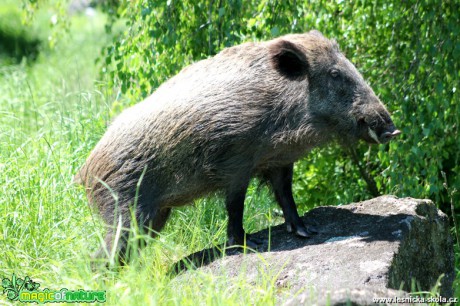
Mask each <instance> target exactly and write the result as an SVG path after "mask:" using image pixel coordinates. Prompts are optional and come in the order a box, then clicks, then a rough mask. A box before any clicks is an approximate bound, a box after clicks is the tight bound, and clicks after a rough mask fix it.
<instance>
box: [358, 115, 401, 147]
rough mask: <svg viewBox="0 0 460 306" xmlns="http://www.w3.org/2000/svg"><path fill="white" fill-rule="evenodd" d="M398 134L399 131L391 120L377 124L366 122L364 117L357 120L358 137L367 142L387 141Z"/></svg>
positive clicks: (378, 142)
mask: <svg viewBox="0 0 460 306" xmlns="http://www.w3.org/2000/svg"><path fill="white" fill-rule="evenodd" d="M400 134H401V131H400V130H398V129H396V127H395V126H394V124H393V122H392V121H391V120H389V121H388V122H380V123H379V124H368V123H367V122H366V120H365V119H359V120H358V137H359V138H361V139H363V140H364V141H366V142H368V143H372V144H380V143H387V142H389V141H390V140H392V139H393V138H395V137H396V136H398V135H400Z"/></svg>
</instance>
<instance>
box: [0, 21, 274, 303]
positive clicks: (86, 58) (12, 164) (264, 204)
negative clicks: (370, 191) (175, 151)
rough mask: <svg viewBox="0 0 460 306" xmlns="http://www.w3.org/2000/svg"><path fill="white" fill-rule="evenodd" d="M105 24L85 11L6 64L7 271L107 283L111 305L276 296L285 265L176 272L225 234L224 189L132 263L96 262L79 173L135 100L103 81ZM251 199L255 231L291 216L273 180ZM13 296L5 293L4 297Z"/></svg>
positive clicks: (57, 284) (2, 148) (2, 111)
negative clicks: (62, 31) (53, 42)
mask: <svg viewBox="0 0 460 306" xmlns="http://www.w3.org/2000/svg"><path fill="white" fill-rule="evenodd" d="M42 20H46V18H42ZM103 28H104V19H103V18H102V17H98V18H96V19H94V20H87V19H86V17H82V16H80V17H76V18H74V20H73V26H72V28H71V29H70V32H69V33H68V34H66V35H65V37H64V38H63V39H62V40H61V41H60V44H59V45H58V46H57V47H56V48H55V49H52V50H47V49H45V50H43V52H42V53H41V54H40V56H39V58H38V60H37V62H36V63H34V64H27V63H26V62H22V63H21V64H19V65H11V66H0V92H1V93H2V95H0V195H1V196H0V276H1V277H11V275H12V274H13V273H16V275H18V276H20V277H25V276H27V275H28V276H30V277H31V278H32V279H33V280H34V281H35V282H39V283H40V284H41V287H40V288H41V289H43V288H47V287H48V288H50V289H56V290H59V289H60V288H64V287H65V288H69V289H74V290H76V289H80V288H83V289H87V290H107V303H106V304H107V305H157V304H167V305H175V304H176V305H195V304H197V303H199V304H209V305H215V304H230V305H245V304H261V305H262V304H263V305H267V304H268V305H271V304H275V302H276V301H275V297H276V295H278V294H280V293H281V294H282V292H280V291H277V290H280V289H276V287H275V286H273V282H274V281H275V279H276V273H277V271H272V273H270V274H263V275H262V277H261V278H260V279H258V280H257V282H255V283H248V282H247V281H246V279H245V277H244V273H241V277H239V279H238V281H237V282H232V283H229V281H228V280H227V279H226V278H225V277H224V276H221V277H219V276H212V275H210V274H206V273H204V272H198V271H192V272H191V273H190V274H189V275H188V276H187V278H185V279H183V278H179V279H175V278H173V277H172V276H171V275H170V274H168V269H169V268H170V267H171V266H172V264H173V263H175V262H176V261H177V260H179V259H181V258H182V257H184V256H186V255H188V254H190V253H192V252H194V251H197V250H200V249H203V248H206V247H210V246H212V245H213V244H219V243H222V242H223V241H225V239H226V222H227V221H226V213H225V209H224V205H223V202H222V200H221V199H219V198H217V197H211V198H207V199H203V200H200V201H197V202H196V203H195V205H194V207H185V208H182V209H179V210H175V211H174V212H173V215H172V216H171V219H170V222H169V223H168V224H167V226H166V228H165V230H164V231H163V232H162V234H161V235H160V237H157V238H156V239H149V242H150V243H149V245H148V247H147V248H146V249H145V250H144V251H143V252H141V254H140V257H139V258H138V260H136V261H134V262H133V263H132V264H130V265H129V266H126V267H123V268H121V269H119V270H117V271H111V270H109V271H106V270H99V271H93V270H92V269H91V266H90V261H89V258H90V256H91V254H92V253H93V252H94V251H95V250H96V249H98V248H99V246H100V243H101V239H102V237H103V236H104V226H103V223H102V222H101V220H100V219H99V218H98V217H97V215H94V214H93V213H92V212H91V210H90V208H89V207H88V204H87V200H86V197H85V195H84V191H83V190H82V189H81V188H79V187H78V186H75V185H73V184H72V177H73V175H74V174H75V173H76V172H77V170H78V168H79V166H81V164H82V163H83V162H84V160H85V158H86V156H87V154H88V153H89V152H90V150H91V149H92V148H93V147H94V145H95V144H96V142H97V141H98V139H99V138H100V137H101V135H102V133H103V132H104V131H105V128H106V125H107V124H108V122H110V120H111V118H113V116H114V115H116V114H115V112H114V110H115V109H117V110H118V109H119V108H120V107H119V105H120V103H121V104H123V105H124V104H126V103H128V102H126V101H121V102H120V101H116V99H115V98H116V92H113V89H112V88H108V87H107V86H105V84H104V82H103V81H102V82H101V81H97V80H98V71H97V65H95V64H94V60H95V59H96V58H97V56H98V53H99V51H100V48H101V47H102V46H103V45H104V44H105V43H106V42H107V41H108V39H109V37H108V36H107V34H105V32H104V30H103ZM0 62H1V61H0ZM256 204H257V205H256ZM246 206H247V208H246V212H245V228H246V229H247V231H248V232H253V231H256V230H259V229H262V228H265V227H267V226H268V225H274V224H277V223H279V222H281V221H282V219H280V218H279V217H274V215H275V213H274V210H276V209H277V208H276V205H275V204H273V201H272V199H271V196H270V194H269V192H268V191H267V190H266V188H265V187H257V186H256V184H253V185H251V188H250V190H249V193H248V196H247V199H246ZM8 303H9V302H7V301H6V300H5V295H3V294H2V295H0V305H2V304H8Z"/></svg>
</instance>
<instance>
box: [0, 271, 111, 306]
mask: <svg viewBox="0 0 460 306" xmlns="http://www.w3.org/2000/svg"><path fill="white" fill-rule="evenodd" d="M2 287H3V294H6V296H7V298H8V299H9V300H10V301H19V302H23V303H39V304H44V303H59V302H61V303H62V302H66V303H95V302H99V303H104V302H105V301H106V296H105V290H103V291H92V290H83V289H79V290H68V289H66V288H62V289H60V290H50V289H48V288H45V289H43V290H38V288H39V287H40V284H39V283H37V282H34V281H33V280H32V279H31V278H30V277H28V276H26V277H25V278H24V279H22V278H17V277H16V275H15V274H13V277H12V278H11V280H10V279H9V278H4V279H2Z"/></svg>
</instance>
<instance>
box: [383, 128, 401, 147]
mask: <svg viewBox="0 0 460 306" xmlns="http://www.w3.org/2000/svg"><path fill="white" fill-rule="evenodd" d="M399 134H401V131H400V130H397V129H396V128H395V127H394V125H391V126H389V127H388V128H387V129H386V130H385V131H383V132H382V133H381V134H380V136H379V141H380V142H381V143H387V142H389V141H390V140H391V139H393V138H394V137H396V136H398V135H399Z"/></svg>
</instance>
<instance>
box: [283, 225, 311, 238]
mask: <svg viewBox="0 0 460 306" xmlns="http://www.w3.org/2000/svg"><path fill="white" fill-rule="evenodd" d="M286 228H287V231H288V232H289V233H292V232H293V231H294V228H295V234H296V235H297V236H300V237H304V238H310V237H311V235H315V234H317V233H318V229H317V228H316V227H315V226H313V225H310V226H297V227H296V226H294V225H293V224H292V223H290V222H286Z"/></svg>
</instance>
